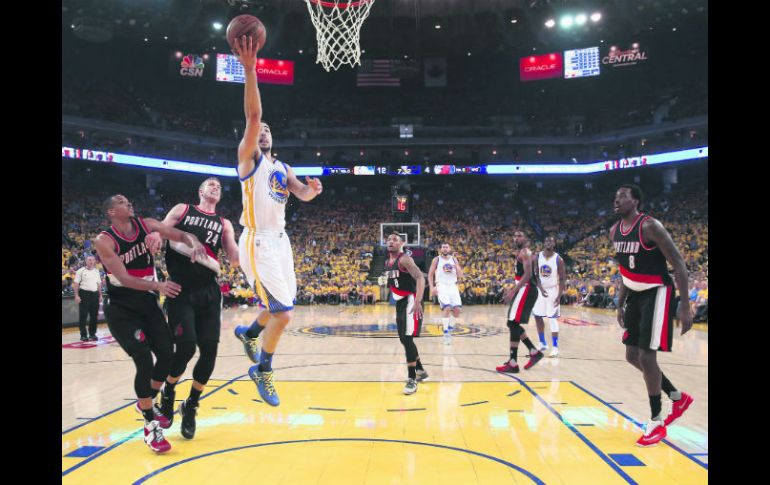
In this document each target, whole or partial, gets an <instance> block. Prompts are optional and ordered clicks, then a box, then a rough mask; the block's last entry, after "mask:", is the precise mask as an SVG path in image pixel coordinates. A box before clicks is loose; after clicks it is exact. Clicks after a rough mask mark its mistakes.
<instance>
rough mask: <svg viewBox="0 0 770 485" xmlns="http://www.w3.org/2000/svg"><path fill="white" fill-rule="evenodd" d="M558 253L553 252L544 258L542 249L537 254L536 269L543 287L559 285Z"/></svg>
mask: <svg viewBox="0 0 770 485" xmlns="http://www.w3.org/2000/svg"><path fill="white" fill-rule="evenodd" d="M558 260H559V253H553V256H551V257H550V258H546V257H545V255H544V254H543V251H540V253H538V255H537V270H538V273H539V274H540V284H541V285H543V288H546V289H547V288H556V287H558V286H559V271H558V269H559V268H558V267H557V261H558Z"/></svg>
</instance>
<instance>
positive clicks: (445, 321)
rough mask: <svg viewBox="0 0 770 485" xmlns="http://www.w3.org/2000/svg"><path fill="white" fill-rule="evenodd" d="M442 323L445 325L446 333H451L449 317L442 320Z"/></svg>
mask: <svg viewBox="0 0 770 485" xmlns="http://www.w3.org/2000/svg"><path fill="white" fill-rule="evenodd" d="M441 323H442V324H443V325H444V333H447V332H449V317H444V318H442V319H441Z"/></svg>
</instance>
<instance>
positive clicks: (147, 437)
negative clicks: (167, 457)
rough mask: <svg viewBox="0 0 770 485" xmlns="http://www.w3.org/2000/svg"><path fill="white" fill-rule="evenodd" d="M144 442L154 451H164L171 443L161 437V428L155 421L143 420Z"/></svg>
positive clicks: (168, 448) (169, 447)
mask: <svg viewBox="0 0 770 485" xmlns="http://www.w3.org/2000/svg"><path fill="white" fill-rule="evenodd" d="M144 442H145V443H147V446H149V447H150V449H151V450H152V451H154V452H155V453H165V452H167V451H168V450H170V449H171V444H170V443H169V442H168V441H166V438H164V437H163V430H162V429H161V427H160V424H159V423H158V422H157V421H150V422H149V423H148V422H146V421H145V423H144Z"/></svg>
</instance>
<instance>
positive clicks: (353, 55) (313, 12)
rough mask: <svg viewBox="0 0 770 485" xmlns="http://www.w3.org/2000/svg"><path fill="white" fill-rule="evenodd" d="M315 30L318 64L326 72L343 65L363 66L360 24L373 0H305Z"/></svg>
mask: <svg viewBox="0 0 770 485" xmlns="http://www.w3.org/2000/svg"><path fill="white" fill-rule="evenodd" d="M305 3H306V4H307V9H308V11H309V12H310V19H311V20H312V21H313V25H314V26H315V29H316V41H317V42H318V55H317V56H316V61H315V62H316V64H321V66H323V68H324V69H326V71H327V72H329V71H330V70H331V69H334V70H335V71H336V70H337V69H339V68H340V66H342V65H343V64H349V65H350V66H351V67H353V66H355V65H359V66H360V65H361V42H360V41H361V25H362V24H363V23H364V20H366V17H368V16H369V10H371V8H372V5H373V4H374V0H359V1H355V2H348V1H340V0H326V1H324V0H305Z"/></svg>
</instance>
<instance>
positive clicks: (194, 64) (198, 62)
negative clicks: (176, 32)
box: [177, 53, 208, 77]
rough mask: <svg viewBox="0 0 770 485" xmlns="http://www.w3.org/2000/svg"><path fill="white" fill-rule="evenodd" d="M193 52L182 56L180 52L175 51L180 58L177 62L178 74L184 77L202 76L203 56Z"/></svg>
mask: <svg viewBox="0 0 770 485" xmlns="http://www.w3.org/2000/svg"><path fill="white" fill-rule="evenodd" d="M206 57H208V56H206V55H204V56H203V57H201V56H198V55H195V54H187V55H186V56H182V55H181V53H177V58H181V62H180V63H179V75H180V76H185V77H203V69H204V68H205V67H206V65H205V64H204V63H203V61H204V60H205V58H206Z"/></svg>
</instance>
